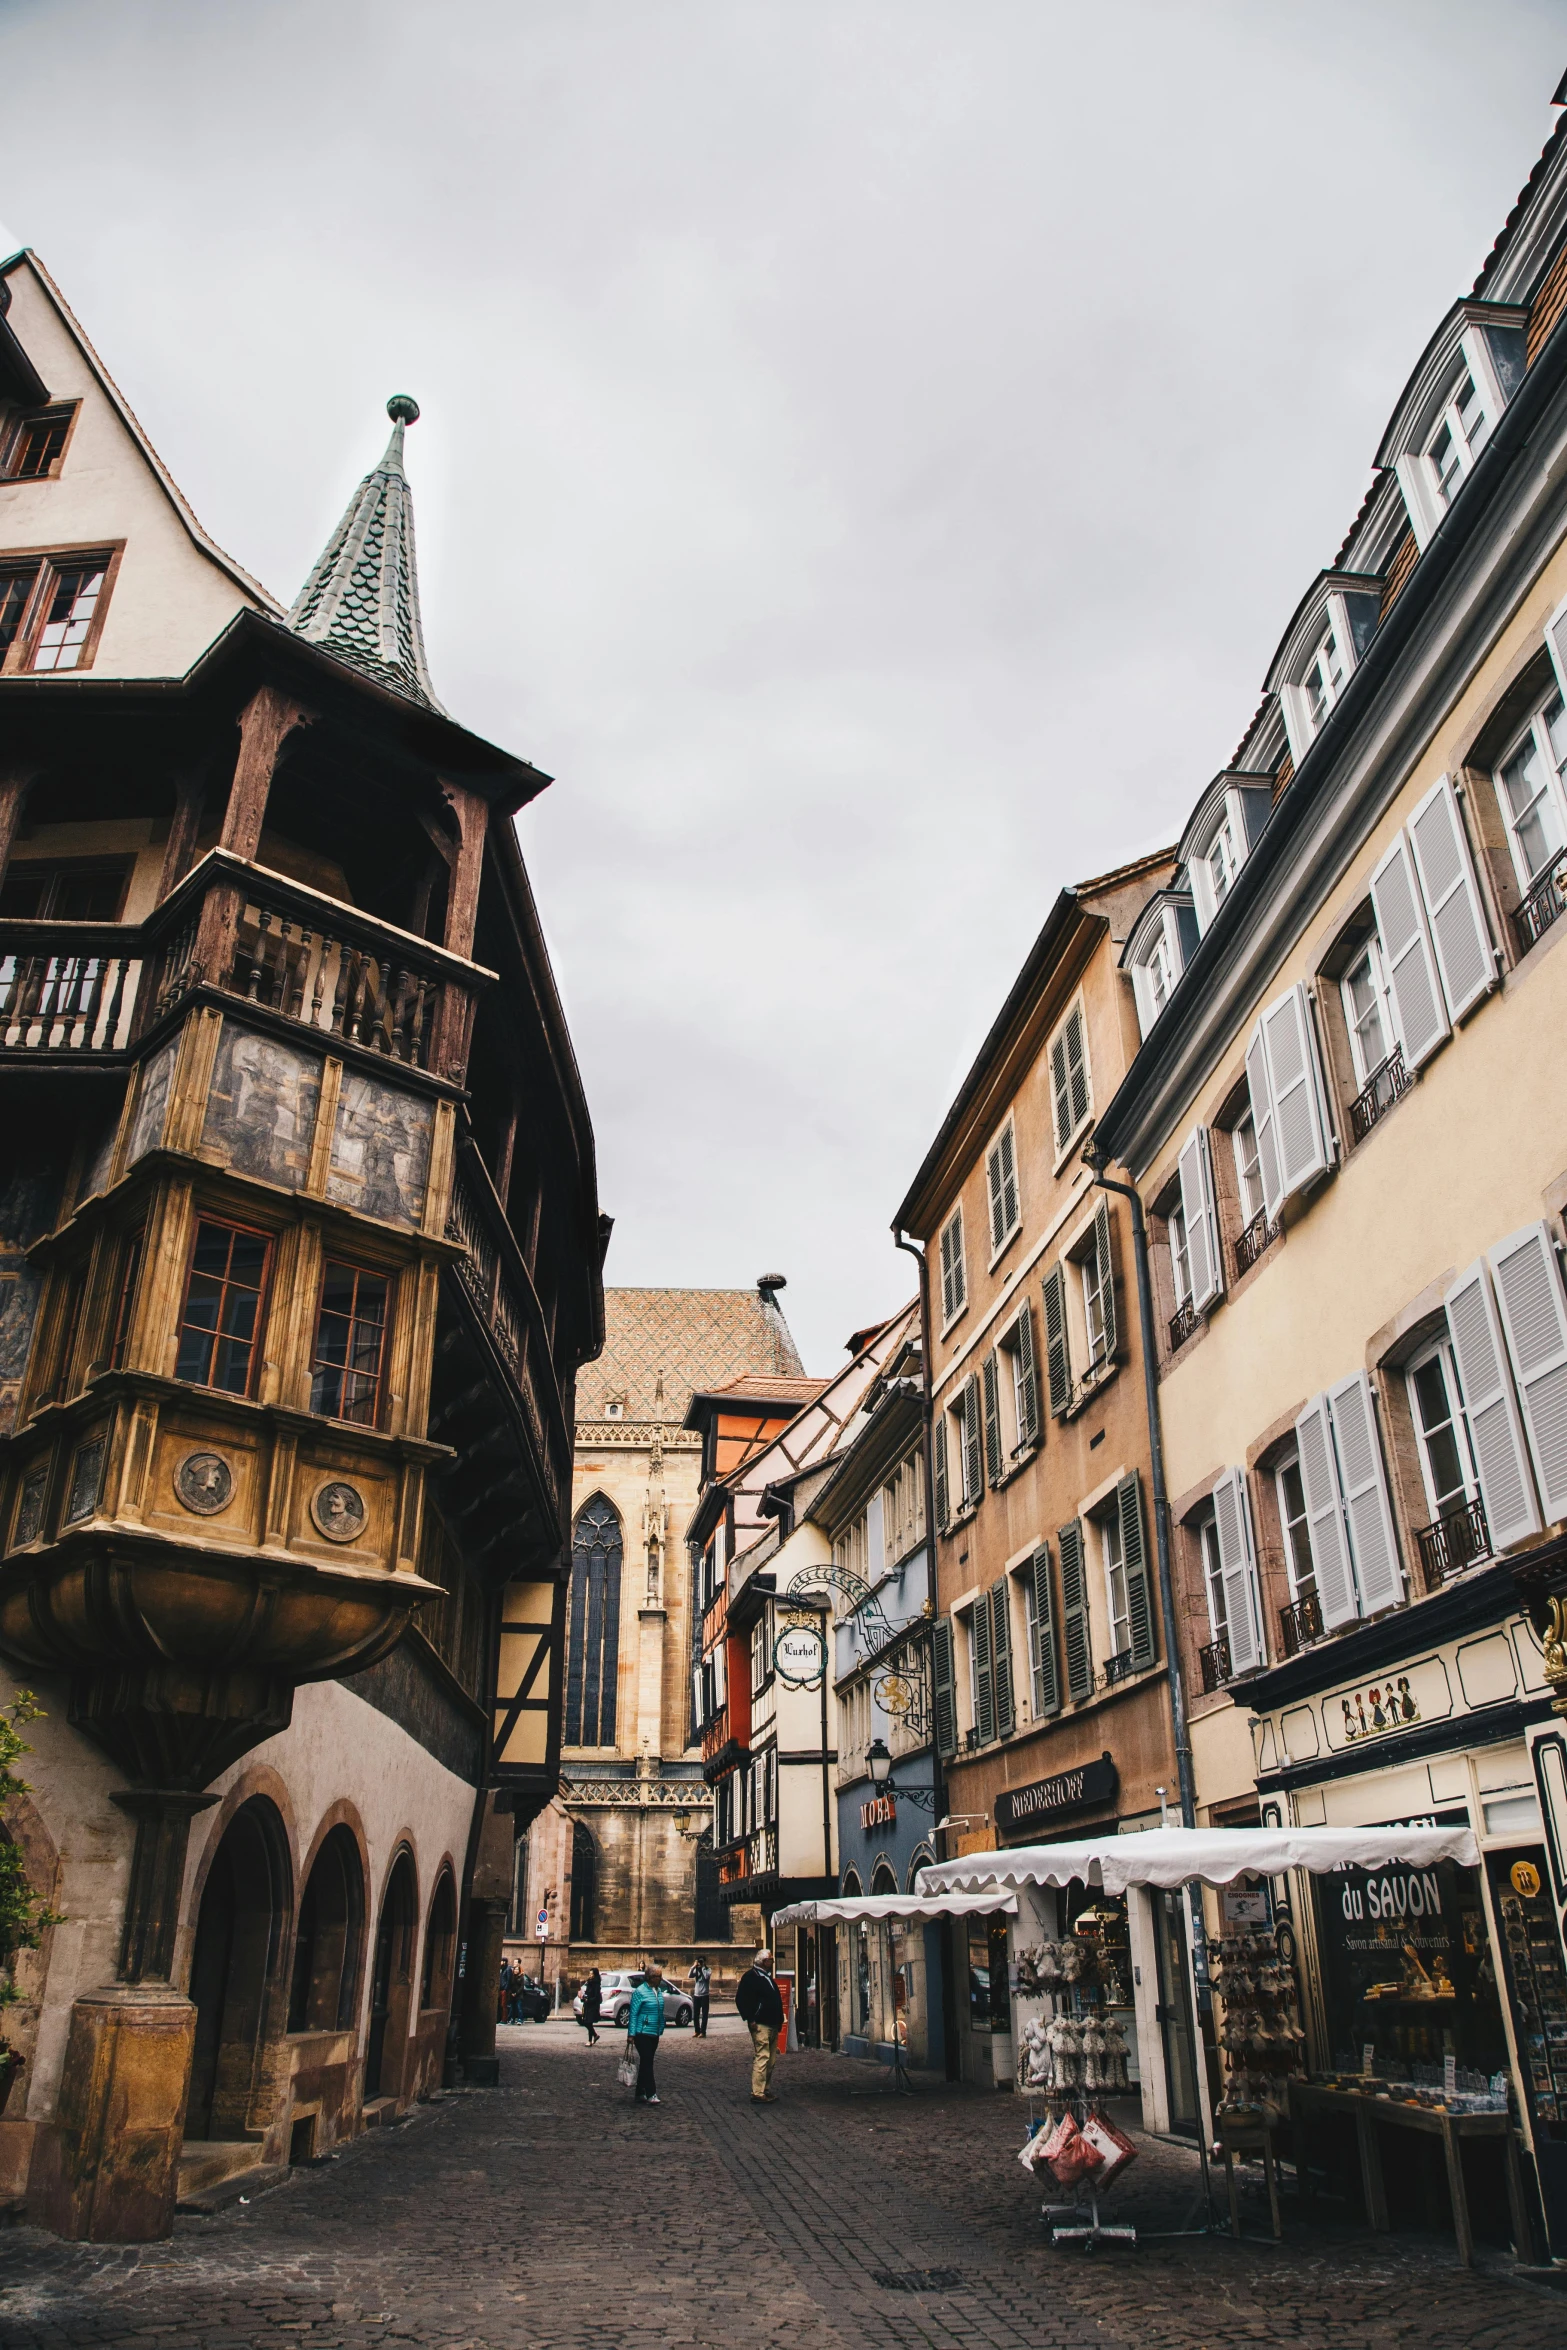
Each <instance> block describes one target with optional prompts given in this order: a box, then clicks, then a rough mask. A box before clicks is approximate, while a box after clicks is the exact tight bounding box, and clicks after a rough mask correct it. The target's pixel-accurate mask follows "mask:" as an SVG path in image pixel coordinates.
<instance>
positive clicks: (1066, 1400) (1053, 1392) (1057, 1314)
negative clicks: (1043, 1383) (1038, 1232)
mask: <svg viewBox="0 0 1567 2350" xmlns="http://www.w3.org/2000/svg"><path fill="white" fill-rule="evenodd" d="M1044 1296H1045V1372H1046V1376H1047V1378H1048V1380H1049V1384H1050V1409H1051V1410H1052V1411H1053V1412H1054V1413H1055V1416H1056V1418H1057V1419H1058V1420H1059V1419H1060V1418H1062V1416H1063V1415H1064V1414H1065V1413H1066V1412H1068V1411H1070V1410H1071V1408H1072V1357H1071V1354H1070V1352H1069V1351H1068V1347H1067V1336H1066V1267H1065V1266H1064V1265H1052V1266H1051V1268H1050V1270H1049V1272H1048V1273H1047V1274H1046V1275H1045V1279H1044Z"/></svg>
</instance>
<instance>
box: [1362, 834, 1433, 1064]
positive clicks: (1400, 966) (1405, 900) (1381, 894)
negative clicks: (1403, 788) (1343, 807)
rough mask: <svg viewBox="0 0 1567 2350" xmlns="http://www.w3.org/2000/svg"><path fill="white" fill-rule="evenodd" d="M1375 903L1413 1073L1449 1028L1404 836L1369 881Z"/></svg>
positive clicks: (1406, 1058)
mask: <svg viewBox="0 0 1567 2350" xmlns="http://www.w3.org/2000/svg"><path fill="white" fill-rule="evenodd" d="M1371 903H1372V905H1373V907H1374V908H1375V910H1376V917H1377V931H1378V934H1379V935H1380V937H1381V940H1382V951H1383V953H1384V954H1385V955H1386V957H1387V980H1388V986H1389V987H1390V988H1391V989H1392V992H1393V1006H1394V1009H1395V1011H1396V1012H1397V1014H1398V1033H1399V1038H1400V1041H1401V1042H1402V1044H1403V1047H1404V1062H1405V1065H1406V1067H1407V1068H1409V1069H1411V1070H1415V1069H1418V1068H1419V1067H1420V1064H1421V1063H1422V1061H1428V1060H1429V1059H1430V1058H1431V1055H1432V1054H1433V1053H1434V1052H1435V1051H1436V1048H1437V1046H1438V1045H1439V1044H1441V1043H1442V1042H1443V1040H1444V1038H1445V1037H1446V1036H1447V1034H1448V1024H1447V1013H1446V1010H1445V1009H1444V1007H1443V1003H1442V983H1441V981H1440V980H1439V979H1438V977H1437V972H1436V956H1435V955H1434V953H1433V952H1432V948H1431V940H1430V937H1429V936H1428V934H1427V931H1426V913H1425V906H1424V904H1423V902H1422V900H1421V896H1420V890H1419V886H1418V884H1417V882H1416V880H1415V867H1414V859H1413V857H1412V856H1411V854H1410V849H1409V841H1408V839H1407V837H1406V836H1405V834H1403V833H1402V832H1401V833H1400V834H1399V835H1398V837H1397V839H1396V840H1395V841H1394V843H1393V845H1392V847H1391V848H1390V849H1389V850H1388V852H1387V855H1386V856H1385V857H1384V858H1383V859H1382V862H1381V863H1380V864H1379V865H1378V866H1377V868H1376V870H1375V872H1374V873H1373V874H1372V876H1371ZM1367 1074H1368V1075H1369V1074H1370V1072H1369V1071H1368V1072H1367Z"/></svg>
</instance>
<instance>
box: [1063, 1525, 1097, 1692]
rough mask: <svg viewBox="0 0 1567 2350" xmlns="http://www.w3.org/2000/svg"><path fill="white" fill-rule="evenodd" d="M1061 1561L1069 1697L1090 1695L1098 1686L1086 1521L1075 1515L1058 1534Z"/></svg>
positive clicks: (1064, 1646)
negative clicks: (1090, 1629)
mask: <svg viewBox="0 0 1567 2350" xmlns="http://www.w3.org/2000/svg"><path fill="white" fill-rule="evenodd" d="M1056 1551H1057V1555H1058V1556H1059V1558H1060V1561H1061V1645H1062V1648H1063V1649H1064V1650H1065V1652H1066V1691H1067V1695H1068V1697H1088V1696H1090V1695H1091V1694H1092V1692H1093V1686H1094V1652H1093V1649H1092V1648H1091V1646H1090V1645H1089V1638H1088V1570H1087V1563H1086V1560H1085V1558H1084V1555H1083V1521H1082V1519H1081V1518H1074V1519H1073V1520H1072V1523H1071V1524H1070V1526H1063V1527H1062V1528H1061V1531H1060V1533H1059V1534H1058V1535H1057V1536H1056Z"/></svg>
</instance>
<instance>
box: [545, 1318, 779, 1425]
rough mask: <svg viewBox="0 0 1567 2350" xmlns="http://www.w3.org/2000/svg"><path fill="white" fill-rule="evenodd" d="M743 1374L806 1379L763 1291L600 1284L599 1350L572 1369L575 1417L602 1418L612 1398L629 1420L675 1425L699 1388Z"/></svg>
mask: <svg viewBox="0 0 1567 2350" xmlns="http://www.w3.org/2000/svg"><path fill="white" fill-rule="evenodd" d="M747 1374H750V1375H752V1376H754V1377H760V1378H763V1379H774V1380H776V1379H779V1378H784V1379H799V1380H802V1381H803V1380H804V1378H805V1366H804V1364H803V1363H802V1362H801V1360H800V1357H799V1353H798V1351H797V1349H796V1347H795V1343H794V1339H793V1337H792V1336H791V1335H790V1331H789V1325H788V1323H787V1322H786V1321H785V1320H784V1318H783V1315H782V1313H781V1312H780V1311H779V1309H778V1307H777V1305H776V1304H775V1303H774V1302H773V1300H772V1298H771V1297H770V1296H769V1297H766V1298H764V1297H762V1295H761V1294H760V1293H759V1292H758V1291H757V1290H755V1289H606V1290H605V1292H604V1351H603V1353H602V1354H601V1355H600V1356H599V1358H598V1360H597V1362H593V1363H585V1364H584V1365H583V1367H582V1369H581V1371H580V1372H579V1373H578V1375H577V1417H578V1419H579V1420H601V1419H603V1418H604V1417H605V1406H606V1405H607V1404H609V1403H612V1402H618V1403H620V1404H621V1405H622V1407H623V1414H624V1417H625V1418H626V1419H628V1420H662V1421H663V1422H664V1424H665V1425H666V1426H673V1427H677V1428H678V1427H679V1425H680V1423H681V1421H682V1420H683V1419H684V1418H685V1416H686V1407H687V1405H688V1404H689V1403H690V1401H691V1398H692V1396H693V1395H694V1394H695V1393H696V1392H697V1391H698V1390H699V1389H700V1390H701V1391H703V1392H704V1393H705V1392H707V1391H709V1390H711V1389H713V1388H715V1387H723V1386H726V1385H728V1384H729V1383H730V1382H731V1381H733V1380H736V1379H741V1378H744V1377H745V1376H746V1375H747ZM661 1382H662V1391H661V1392H660V1383H661Z"/></svg>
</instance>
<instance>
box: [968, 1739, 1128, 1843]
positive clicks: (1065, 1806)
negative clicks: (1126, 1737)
mask: <svg viewBox="0 0 1567 2350" xmlns="http://www.w3.org/2000/svg"><path fill="white" fill-rule="evenodd" d="M1120 1785H1121V1775H1120V1773H1119V1772H1118V1771H1117V1769H1116V1767H1115V1765H1114V1763H1113V1762H1112V1761H1111V1760H1110V1757H1109V1756H1108V1755H1107V1754H1104V1755H1101V1756H1100V1758H1099V1760H1098V1761H1097V1762H1091V1763H1084V1764H1083V1765H1082V1767H1081V1769H1079V1770H1075V1771H1057V1773H1056V1775H1055V1777H1054V1778H1053V1779H1036V1780H1035V1781H1034V1783H1033V1785H1032V1786H1031V1787H1008V1788H1005V1789H1004V1790H1003V1791H1002V1793H1001V1794H1000V1795H998V1796H997V1797H996V1826H997V1828H998V1829H999V1830H1000V1831H1001V1833H1002V1834H1003V1835H1009V1834H1011V1833H1012V1832H1013V1830H1015V1829H1018V1828H1033V1827H1041V1828H1044V1827H1049V1826H1050V1824H1051V1822H1052V1821H1054V1820H1058V1819H1061V1818H1063V1817H1064V1816H1065V1815H1066V1814H1067V1813H1068V1812H1073V1811H1086V1810H1087V1809H1088V1807H1089V1806H1090V1805H1091V1804H1094V1805H1097V1804H1101V1803H1110V1802H1112V1801H1113V1800H1114V1798H1115V1796H1116V1794H1117V1793H1118V1791H1119V1789H1120Z"/></svg>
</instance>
